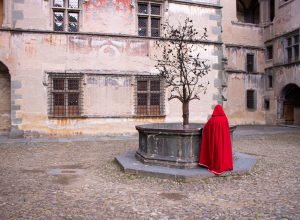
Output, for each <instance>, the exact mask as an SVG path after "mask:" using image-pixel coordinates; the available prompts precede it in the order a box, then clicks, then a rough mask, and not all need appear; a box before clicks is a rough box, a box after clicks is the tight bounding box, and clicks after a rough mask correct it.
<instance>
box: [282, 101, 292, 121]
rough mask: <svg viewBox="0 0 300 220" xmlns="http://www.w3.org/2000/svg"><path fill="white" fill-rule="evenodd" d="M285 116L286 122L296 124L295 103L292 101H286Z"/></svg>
mask: <svg viewBox="0 0 300 220" xmlns="http://www.w3.org/2000/svg"><path fill="white" fill-rule="evenodd" d="M283 117H284V120H285V123H286V124H294V105H293V104H291V103H284V105H283Z"/></svg>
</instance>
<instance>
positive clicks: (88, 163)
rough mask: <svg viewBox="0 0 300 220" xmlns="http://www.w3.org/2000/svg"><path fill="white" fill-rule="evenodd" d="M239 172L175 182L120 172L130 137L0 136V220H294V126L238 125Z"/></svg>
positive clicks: (297, 135)
mask: <svg viewBox="0 0 300 220" xmlns="http://www.w3.org/2000/svg"><path fill="white" fill-rule="evenodd" d="M233 144H234V147H233V148H234V151H239V152H243V153H247V154H251V155H255V156H256V157H257V164H256V165H255V166H254V168H253V170H252V172H251V173H250V174H247V175H236V176H231V175H229V176H225V177H213V178H208V179H202V180H196V181H193V182H187V183H186V182H175V181H171V180H164V179H158V178H154V177H143V176H136V175H128V174H124V173H123V172H121V170H120V167H119V166H118V165H117V163H116V162H115V161H114V158H115V156H117V155H119V154H121V153H123V152H126V151H128V150H134V149H137V146H138V141H137V136H122V137H77V138H72V139H70V138H60V139H53V138H43V139H32V140H26V139H16V140H13V139H8V138H5V137H2V138H0V219H1V220H2V219H300V204H299V202H300V181H299V174H300V129H297V128H288V127H273V126H272V127H270V126H243V127H239V128H238V129H237V131H236V133H235V136H234V140H233Z"/></svg>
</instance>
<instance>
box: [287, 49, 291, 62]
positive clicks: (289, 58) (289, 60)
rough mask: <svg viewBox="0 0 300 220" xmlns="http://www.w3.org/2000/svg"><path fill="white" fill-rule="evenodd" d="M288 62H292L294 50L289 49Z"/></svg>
mask: <svg viewBox="0 0 300 220" xmlns="http://www.w3.org/2000/svg"><path fill="white" fill-rule="evenodd" d="M287 56H288V62H292V48H291V47H289V48H287Z"/></svg>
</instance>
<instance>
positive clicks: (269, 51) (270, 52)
mask: <svg viewBox="0 0 300 220" xmlns="http://www.w3.org/2000/svg"><path fill="white" fill-rule="evenodd" d="M267 59H268V60H270V59H273V46H268V47H267Z"/></svg>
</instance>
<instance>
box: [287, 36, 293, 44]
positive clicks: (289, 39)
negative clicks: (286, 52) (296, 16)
mask: <svg viewBox="0 0 300 220" xmlns="http://www.w3.org/2000/svg"><path fill="white" fill-rule="evenodd" d="M287 41H288V46H291V45H292V38H291V37H289V38H288V40H287Z"/></svg>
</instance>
